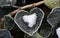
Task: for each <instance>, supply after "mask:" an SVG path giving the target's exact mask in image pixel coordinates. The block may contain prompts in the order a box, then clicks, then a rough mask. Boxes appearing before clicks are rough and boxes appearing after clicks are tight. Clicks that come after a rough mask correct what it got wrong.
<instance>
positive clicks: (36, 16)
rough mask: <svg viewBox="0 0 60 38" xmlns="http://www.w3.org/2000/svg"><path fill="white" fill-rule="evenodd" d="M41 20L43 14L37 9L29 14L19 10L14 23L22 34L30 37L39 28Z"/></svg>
mask: <svg viewBox="0 0 60 38" xmlns="http://www.w3.org/2000/svg"><path fill="white" fill-rule="evenodd" d="M43 18H44V12H43V11H42V10H41V9H39V8H33V9H31V11H30V13H29V12H27V11H24V10H20V11H19V12H18V13H16V15H15V17H14V22H15V23H16V24H17V26H18V27H19V28H20V29H21V30H22V31H23V32H25V33H26V34H28V35H30V36H32V35H33V34H34V33H35V32H36V31H37V30H38V29H39V27H40V26H41V23H42V20H43ZM33 22H34V23H33ZM29 24H30V25H29Z"/></svg>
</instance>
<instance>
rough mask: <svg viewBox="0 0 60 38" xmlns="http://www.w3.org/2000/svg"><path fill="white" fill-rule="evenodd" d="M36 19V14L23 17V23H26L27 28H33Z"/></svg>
mask: <svg viewBox="0 0 60 38" xmlns="http://www.w3.org/2000/svg"><path fill="white" fill-rule="evenodd" d="M36 19H37V16H36V13H34V14H31V15H24V16H23V20H24V22H27V23H28V26H29V27H33V25H35V24H36Z"/></svg>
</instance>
